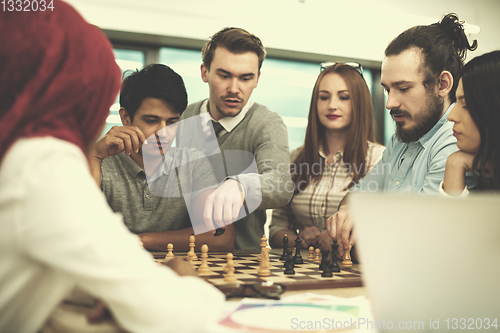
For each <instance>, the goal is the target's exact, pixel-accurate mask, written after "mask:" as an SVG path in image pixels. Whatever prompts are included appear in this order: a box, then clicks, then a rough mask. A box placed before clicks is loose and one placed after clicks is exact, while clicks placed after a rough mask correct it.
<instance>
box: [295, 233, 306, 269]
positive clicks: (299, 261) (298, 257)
mask: <svg viewBox="0 0 500 333" xmlns="http://www.w3.org/2000/svg"><path fill="white" fill-rule="evenodd" d="M300 243H302V240H301V239H300V237H297V238H296V239H295V256H294V257H293V262H294V263H295V264H296V265H297V264H303V263H304V259H302V255H301V254H300V248H301V246H300Z"/></svg>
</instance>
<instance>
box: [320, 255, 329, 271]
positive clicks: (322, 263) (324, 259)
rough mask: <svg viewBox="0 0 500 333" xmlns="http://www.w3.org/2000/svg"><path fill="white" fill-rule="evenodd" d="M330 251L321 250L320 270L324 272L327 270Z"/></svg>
mask: <svg viewBox="0 0 500 333" xmlns="http://www.w3.org/2000/svg"><path fill="white" fill-rule="evenodd" d="M329 253H330V251H329V250H321V263H320V264H319V270H320V271H322V270H324V269H325V265H326V262H327V261H328V254H329Z"/></svg>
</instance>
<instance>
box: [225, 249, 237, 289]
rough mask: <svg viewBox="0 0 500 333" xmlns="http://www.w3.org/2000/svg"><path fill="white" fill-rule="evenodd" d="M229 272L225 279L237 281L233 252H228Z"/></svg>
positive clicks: (227, 266)
mask: <svg viewBox="0 0 500 333" xmlns="http://www.w3.org/2000/svg"><path fill="white" fill-rule="evenodd" d="M226 268H227V273H226V275H224V281H226V282H236V281H237V279H236V275H235V274H234V262H233V254H232V253H228V254H227V265H226Z"/></svg>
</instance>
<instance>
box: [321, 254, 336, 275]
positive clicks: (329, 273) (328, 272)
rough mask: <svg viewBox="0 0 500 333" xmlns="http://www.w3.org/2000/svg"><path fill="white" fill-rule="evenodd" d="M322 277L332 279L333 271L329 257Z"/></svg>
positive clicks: (326, 259)
mask: <svg viewBox="0 0 500 333" xmlns="http://www.w3.org/2000/svg"><path fill="white" fill-rule="evenodd" d="M327 251H328V250H327ZM328 252H330V251H328ZM321 276H322V277H332V276H333V274H332V270H331V263H330V257H329V256H328V255H327V256H326V258H325V265H324V269H323V272H322V273H321Z"/></svg>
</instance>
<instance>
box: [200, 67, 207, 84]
mask: <svg viewBox="0 0 500 333" xmlns="http://www.w3.org/2000/svg"><path fill="white" fill-rule="evenodd" d="M200 69H201V79H202V80H203V82H208V72H209V70H208V68H207V67H206V66H205V64H201V67H200Z"/></svg>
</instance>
